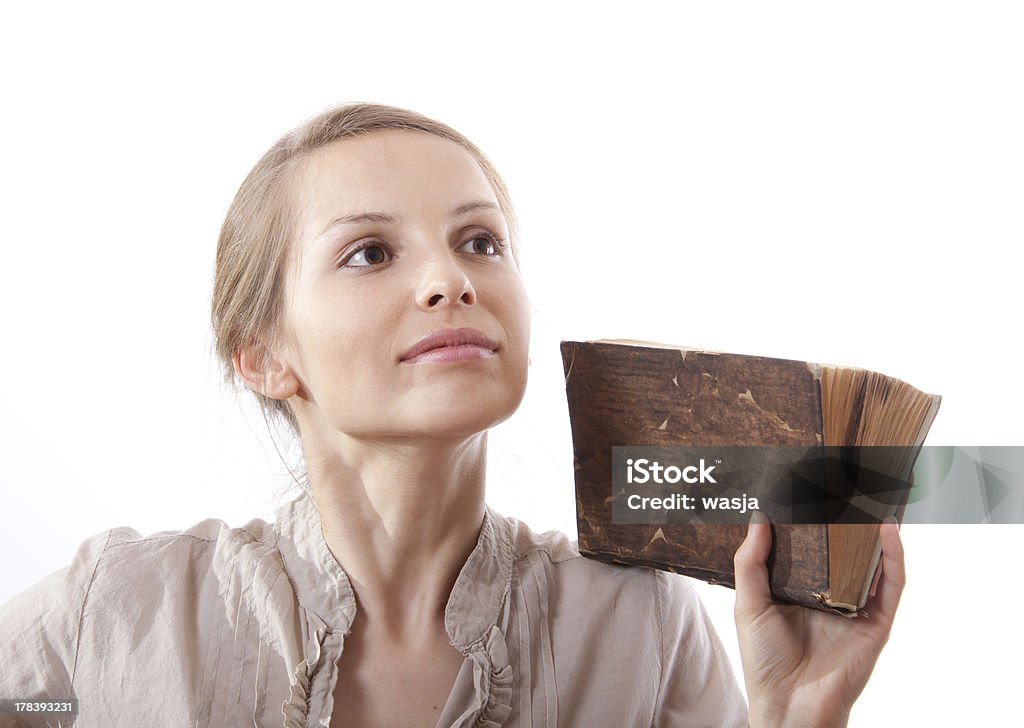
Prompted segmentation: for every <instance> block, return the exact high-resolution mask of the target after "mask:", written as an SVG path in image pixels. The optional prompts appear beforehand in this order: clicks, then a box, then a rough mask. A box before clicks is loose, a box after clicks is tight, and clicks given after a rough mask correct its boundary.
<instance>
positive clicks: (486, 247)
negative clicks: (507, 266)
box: [459, 232, 505, 255]
mask: <svg viewBox="0 0 1024 728" xmlns="http://www.w3.org/2000/svg"><path fill="white" fill-rule="evenodd" d="M467 245H471V246H472V250H473V252H475V253H480V254H482V255H501V254H503V253H504V252H505V241H504V240H503V239H501V238H499V237H498V236H497V235H495V234H494V233H489V232H485V233H480V234H479V235H474V236H473V237H472V238H470V239H469V240H467V241H466V242H465V243H463V244H462V245H461V246H460V247H459V249H460V250H461V249H462V248H465V247H466V246H467Z"/></svg>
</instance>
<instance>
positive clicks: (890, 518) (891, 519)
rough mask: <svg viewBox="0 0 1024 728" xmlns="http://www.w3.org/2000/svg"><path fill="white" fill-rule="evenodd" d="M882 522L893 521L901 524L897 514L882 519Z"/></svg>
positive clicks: (895, 523)
mask: <svg viewBox="0 0 1024 728" xmlns="http://www.w3.org/2000/svg"><path fill="white" fill-rule="evenodd" d="M882 523H892V524H894V525H896V526H898V525H900V524H899V521H897V520H896V516H886V517H885V518H883V519H882Z"/></svg>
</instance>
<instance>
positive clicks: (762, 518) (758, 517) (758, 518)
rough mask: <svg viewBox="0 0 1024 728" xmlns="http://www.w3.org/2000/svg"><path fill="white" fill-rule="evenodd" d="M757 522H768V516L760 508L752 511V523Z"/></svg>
mask: <svg viewBox="0 0 1024 728" xmlns="http://www.w3.org/2000/svg"><path fill="white" fill-rule="evenodd" d="M755 523H768V516H766V515H765V514H764V513H762V512H761V511H759V510H756V509H755V510H753V511H752V512H751V513H750V525H754V524H755Z"/></svg>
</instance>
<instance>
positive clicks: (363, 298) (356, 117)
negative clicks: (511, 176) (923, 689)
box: [0, 104, 903, 727]
mask: <svg viewBox="0 0 1024 728" xmlns="http://www.w3.org/2000/svg"><path fill="white" fill-rule="evenodd" d="M515 242H516V225H515V217H514V214H513V210H512V206H511V203H510V200H509V197H508V193H507V191H506V189H505V186H504V184H503V183H502V181H501V179H500V177H499V176H498V174H497V173H496V172H495V170H494V169H493V167H492V166H491V165H490V163H489V162H488V161H487V160H486V158H485V157H484V156H483V155H482V154H481V153H480V152H479V150H477V149H476V147H474V146H473V145H472V144H471V143H470V142H469V141H467V140H466V139H465V138H464V137H462V136H461V135H459V134H458V133H456V132H455V131H453V130H451V129H450V128H448V127H446V126H444V125H442V124H439V123H438V122H435V121H432V120H430V119H427V118H425V117H422V116H420V115H417V114H414V113H412V112H409V111H405V110H402V109H396V108H393V107H387V106H380V105H373V104H352V105H348V106H343V107H339V108H336V109H331V110H328V111H326V112H324V113H323V114H321V115H319V116H318V117H316V118H314V119H313V120H311V121H310V122H308V123H307V124H305V125H303V126H302V127H300V128H299V129H297V130H295V131H293V132H292V133H290V134H289V135H287V136H285V137H284V138H283V139H282V140H280V141H279V142H278V143H277V144H276V145H275V146H274V147H272V148H271V150H270V151H268V152H267V154H266V155H264V157H263V158H262V159H261V160H260V162H259V163H258V164H257V165H256V167H255V168H254V169H253V171H252V172H251V173H250V174H249V176H248V177H247V178H246V180H245V181H244V182H243V184H242V186H241V188H240V190H239V192H238V194H237V195H236V197H235V200H234V202H233V204H232V206H231V209H230V210H229V212H228V215H227V219H226V221H225V223H224V227H223V230H222V234H221V239H220V244H219V246H218V251H217V274H216V281H215V288H214V294H213V326H214V332H215V335H216V338H217V350H218V354H219V356H220V358H221V361H222V363H223V365H224V367H225V372H226V374H227V376H228V377H229V378H231V377H234V376H238V377H239V378H240V380H241V381H242V382H244V383H245V385H246V386H247V387H248V388H249V389H250V390H252V391H253V392H254V393H255V396H256V397H257V399H258V400H259V402H260V403H261V405H262V406H263V407H264V408H265V410H266V411H267V412H268V413H270V414H274V415H279V416H281V417H282V418H283V419H284V420H285V421H286V422H287V423H288V424H289V425H290V426H291V427H292V429H293V430H294V432H295V434H296V435H297V436H298V437H299V438H300V441H301V444H302V449H303V453H304V456H305V461H306V465H307V468H308V473H307V477H306V478H305V481H306V483H305V493H303V495H301V496H299V497H298V498H296V499H295V500H293V501H292V502H290V503H288V504H286V505H284V506H282V508H280V509H279V511H278V513H277V518H276V520H275V523H274V524H267V523H265V522H263V521H260V520H254V521H251V522H250V523H248V524H246V525H244V526H242V527H241V528H229V527H227V526H226V524H223V523H221V522H219V521H215V520H212V519H211V520H207V521H203V522H201V523H199V524H197V525H195V526H193V527H192V528H190V529H188V530H186V531H182V532H164V533H161V534H155V535H153V536H150V537H145V538H144V537H141V536H140V535H139V534H138V533H136V532H134V531H131V530H130V529H113V530H111V531H109V532H106V533H104V534H101V535H99V536H96V537H93V538H92V539H89V540H88V541H86V542H85V543H84V544H83V545H82V547H81V548H80V550H79V553H78V554H77V556H76V558H75V560H74V562H73V563H72V564H71V566H69V567H68V568H67V569H65V570H63V571H61V572H58V573H56V574H54V575H52V576H51V577H48V578H47V579H46V580H44V581H43V582H41V583H40V584H37V585H36V586H34V587H33V588H32V589H30V590H28V591H27V592H25V593H23V594H22V595H19V597H17V598H16V599H14V600H13V601H11V602H9V603H8V604H7V605H5V606H4V607H3V608H2V611H0V624H2V625H3V626H2V628H0V629H2V635H0V636H2V638H3V639H0V664H2V665H3V670H4V672H3V676H2V677H0V697H7V696H11V697H14V696H17V697H33V698H51V699H66V698H78V699H79V700H80V709H79V715H78V717H77V721H76V722H75V725H80V726H89V725H118V724H121V723H131V724H132V725H135V726H138V725H196V726H220V725H230V726H235V725H243V724H244V725H248V724H254V725H285V726H301V725H322V726H377V725H381V726H383V725H387V726H394V725H401V726H449V725H451V726H479V725H488V726H498V725H504V726H555V725H586V726H615V727H618V726H634V725H636V726H649V725H656V726H691V725H692V726H699V725H706V726H733V725H746V723H747V720H748V716H747V710H746V706H745V704H744V701H743V697H742V693H741V692H740V690H739V687H738V686H737V685H736V683H735V681H734V679H733V677H732V673H731V670H730V668H729V665H728V663H727V660H726V658H725V655H724V652H723V650H722V648H721V645H720V643H719V641H718V638H717V636H716V635H715V633H714V630H713V628H712V627H711V625H710V623H709V621H708V619H707V617H706V615H705V613H704V611H703V609H702V607H701V604H700V600H699V598H698V597H697V595H696V594H695V593H694V591H693V589H692V588H691V582H690V581H689V580H688V579H686V578H684V577H680V576H676V575H672V574H667V573H665V572H661V571H653V570H649V569H643V568H627V567H622V566H614V565H610V564H604V563H600V562H597V561H592V560H589V559H583V558H581V557H580V556H579V553H578V551H577V550H576V548H575V546H574V545H573V544H571V543H570V542H569V541H568V539H567V538H566V537H565V536H564V535H563V534H558V533H554V532H549V533H546V534H541V535H538V534H535V533H533V532H532V531H531V530H530V529H529V528H527V527H526V526H525V525H524V524H522V523H520V522H518V521H517V520H515V519H512V518H506V517H503V516H501V515H499V514H498V513H496V512H494V511H493V510H492V509H491V508H489V507H488V506H487V505H485V501H484V473H485V462H486V449H487V430H488V428H489V427H491V426H493V425H495V424H497V423H499V422H501V421H503V420H505V419H506V418H508V417H509V416H510V415H511V414H512V413H513V412H514V411H515V409H516V408H517V407H518V405H519V403H520V401H521V400H522V397H523V393H524V390H525V385H526V380H527V367H528V361H529V360H528V341H529V326H530V323H529V309H528V303H527V297H526V292H525V291H524V289H523V285H522V280H521V278H520V274H519V266H518V258H517V253H516V248H515ZM881 533H882V545H883V550H884V560H883V578H882V580H881V584H880V587H879V591H878V593H877V595H875V596H874V597H873V600H872V601H871V602H869V605H868V609H869V611H870V617H869V618H867V619H858V620H844V619H842V618H838V617H833V616H832V615H828V614H824V613H820V612H815V611H811V610H807V609H803V608H800V607H793V606H786V605H779V604H776V603H774V602H772V600H771V598H770V592H769V589H768V581H767V571H766V567H765V560H766V558H767V554H768V549H769V547H770V539H771V536H770V531H769V528H768V526H767V525H766V524H752V525H751V528H750V530H749V533H748V537H747V540H746V541H745V542H744V544H743V546H742V547H741V548H740V550H739V552H738V553H737V556H736V575H737V579H736V581H737V584H736V586H737V601H736V624H737V629H738V633H739V637H740V644H741V650H742V655H743V668H744V677H745V682H746V687H747V695H748V698H749V701H750V715H749V720H750V724H751V725H828V726H831V725H843V724H845V721H846V717H847V716H848V713H849V709H850V707H851V705H852V703H853V701H854V700H855V699H856V697H857V695H858V694H859V693H860V691H861V690H862V689H863V686H864V684H865V682H866V680H867V678H868V676H869V674H870V672H871V669H872V667H873V665H874V662H875V660H876V659H877V656H878V654H879V652H880V650H881V648H882V646H883V645H884V643H885V641H886V639H887V636H888V633H889V629H890V626H891V623H892V618H893V615H894V613H895V610H896V606H897V604H898V602H899V597H900V594H901V591H902V585H903V563H902V551H901V547H900V543H899V537H898V533H897V530H896V527H895V525H892V524H887V525H883V526H882V532H881ZM19 717H20V716H19ZM47 719H49V720H51V721H53V723H52V724H54V725H56V722H55V721H56V717H55V716H49V718H47V717H43V716H39V717H37V719H36V720H37V721H44V720H47ZM0 720H2V718H0ZM40 724H45V723H42V722H41V723H40ZM64 724H65V725H66V724H68V723H67V720H66V719H65V722H64Z"/></svg>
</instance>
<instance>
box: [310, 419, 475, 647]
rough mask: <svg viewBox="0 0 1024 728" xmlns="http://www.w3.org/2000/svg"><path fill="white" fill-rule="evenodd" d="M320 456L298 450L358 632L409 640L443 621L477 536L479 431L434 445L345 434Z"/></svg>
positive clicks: (431, 443)
mask: <svg viewBox="0 0 1024 728" xmlns="http://www.w3.org/2000/svg"><path fill="white" fill-rule="evenodd" d="M323 452H324V453H325V454H321V455H318V456H314V457H312V458H311V457H310V453H307V458H306V459H307V465H308V467H309V477H310V482H311V484H312V488H313V499H314V502H315V503H316V506H317V508H318V510H319V511H320V516H321V525H322V526H323V533H324V539H325V541H326V542H327V546H328V548H329V549H330V551H331V553H332V554H333V555H334V558H335V559H337V561H338V563H339V564H341V566H342V568H344V569H345V572H346V573H347V574H348V576H349V579H350V581H351V582H352V586H353V589H354V590H355V593H356V600H357V603H358V607H359V611H360V615H361V616H362V618H363V629H370V630H373V631H375V632H378V633H379V634H381V635H383V636H390V637H393V638H395V639H399V640H403V641H406V642H410V641H412V642H415V641H416V640H417V639H420V638H422V636H423V635H424V634H426V633H428V629H427V626H428V625H431V624H436V623H437V622H438V621H440V622H441V623H442V624H443V620H444V609H445V606H446V605H447V603H448V598H449V596H450V595H451V591H452V587H453V586H454V584H455V580H456V579H457V578H458V575H459V572H460V571H461V569H462V566H463V565H464V564H465V562H466V559H468V558H469V555H470V553H472V551H473V548H474V547H475V546H476V542H477V539H478V538H479V535H480V527H481V525H482V524H483V515H484V479H485V470H486V455H487V433H486V432H482V433H478V434H476V435H473V436H472V437H469V438H465V439H461V440H457V441H445V442H443V443H442V444H440V445H439V443H438V442H437V441H430V442H423V441H417V442H410V441H406V440H402V441H400V440H389V441H379V440H378V441H373V442H367V441H356V440H353V439H348V440H346V441H345V442H344V443H343V447H341V448H332V449H324V451H323ZM357 619H358V617H357Z"/></svg>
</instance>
